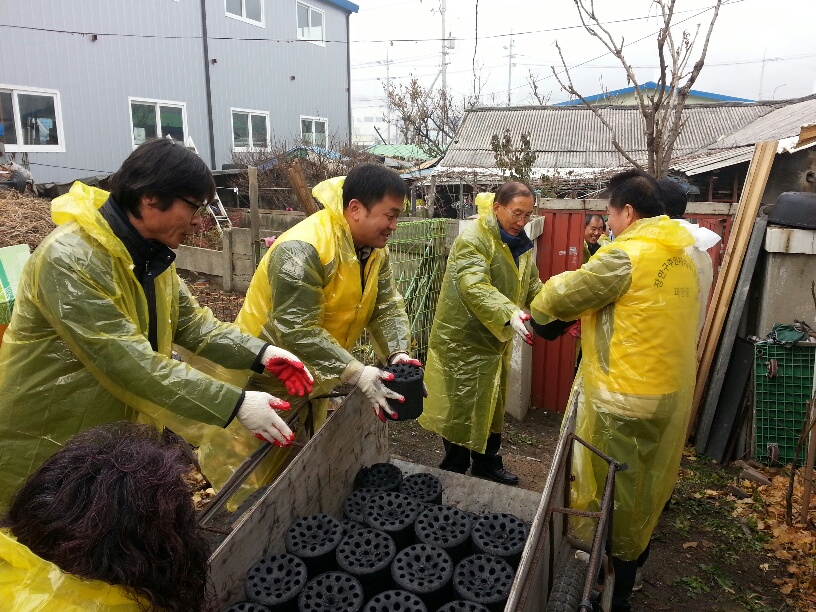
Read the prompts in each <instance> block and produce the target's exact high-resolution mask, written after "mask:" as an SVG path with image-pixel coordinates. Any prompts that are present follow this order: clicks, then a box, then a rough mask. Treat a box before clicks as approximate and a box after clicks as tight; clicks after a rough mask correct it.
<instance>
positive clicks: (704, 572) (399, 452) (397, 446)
mask: <svg viewBox="0 0 816 612" xmlns="http://www.w3.org/2000/svg"><path fill="white" fill-rule="evenodd" d="M560 423H561V415H558V414H551V413H547V412H544V411H541V410H533V411H531V412H530V413H529V414H528V416H527V418H526V419H525V420H524V421H523V422H516V421H514V420H512V419H509V418H508V423H507V425H506V429H505V433H504V435H503V444H502V455H503V457H504V461H505V466H506V467H507V469H509V470H510V471H512V472H514V473H515V474H518V476H519V478H520V479H521V482H520V486H522V487H524V488H527V489H530V490H533V491H541V490H543V488H544V483H545V481H546V478H547V473H548V470H549V466H550V462H551V461H552V455H553V451H554V449H555V445H556V441H557V438H558V431H559V426H560ZM389 435H390V439H391V443H392V445H393V448H392V452H393V454H394V455H395V456H397V457H399V458H404V459H407V460H409V461H413V462H415V463H420V464H424V465H431V466H437V465H438V464H439V462H440V460H441V458H442V444H441V442H440V440H439V438H437V437H436V436H434V435H432V434H430V433H428V432H427V431H425V430H423V429H422V428H421V427H420V426H419V425H418V424H417V423H416V422H414V421H408V422H403V423H391V424H390V425H389ZM737 472H738V470H734V469H730V470H729V469H723V468H721V467H719V466H716V465H713V464H711V463H710V462H708V461H706V460H705V459H703V458H698V457H695V456H694V455H693V454H691V453H690V454H689V455H688V456H686V457H684V459H683V467H682V472H681V477H680V482H679V484H678V487H677V490H676V491H675V495H674V498H673V501H672V503H671V505H670V506H669V508H668V509H667V510H666V511H665V512H664V513H663V516H662V517H661V519H660V523H659V524H658V527H657V529H656V531H655V534H654V537H653V541H652V547H651V555H650V558H649V561H648V563H647V564H646V566H645V568H644V586H643V590H641V591H640V592H637V593H635V594H634V595H633V598H632V604H633V609H634V610H661V611H664V610H695V611H696V610H700V611H702V610H711V611H720V612H731V611H737V610H748V611H751V612H771V611H780V612H781V611H787V610H806V609H807V608H806V607H801V606H797V605H796V604H795V603H793V604H789V603H787V602H786V597H785V596H784V595H783V594H782V593H781V592H780V590H779V587H778V586H777V585H776V584H774V582H773V581H774V580H777V581H779V582H780V583H781V581H782V579H783V577H784V576H786V575H788V572H787V570H786V567H785V563H784V562H783V561H782V560H780V559H777V558H776V557H774V556H773V555H772V554H771V553H770V552H769V551H768V550H767V549H766V547H765V545H766V543H767V542H768V539H769V536H767V535H766V534H764V533H762V532H761V531H758V530H757V529H756V528H755V524H754V526H751V524H750V523H746V522H745V521H743V522H740V521H739V520H738V519H736V518H734V517H733V516H732V513H733V511H734V507H735V505H736V503H737V500H735V499H734V498H733V497H730V496H729V495H728V494H727V493H728V489H729V487H730V486H731V485H732V484H733V483H734V481H735V474H736V473H737Z"/></svg>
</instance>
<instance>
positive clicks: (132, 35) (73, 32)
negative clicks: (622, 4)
mask: <svg viewBox="0 0 816 612" xmlns="http://www.w3.org/2000/svg"><path fill="white" fill-rule="evenodd" d="M746 1H747V0H731V1H730V2H724V3H723V6H727V5H731V4H738V3H740V2H746ZM713 8H714V7H713V6H710V7H708V8H706V9H703V10H702V11H701V12H700V13H698V15H702V14H703V13H705V12H707V11H709V10H711V9H713ZM696 10H699V9H688V10H685V11H677V12H676V14H682V13H689V12H693V11H696ZM696 16H697V15H694V16H693V17H696ZM693 17H691V18H693ZM647 19H653V16H650V15H646V16H645V17H628V18H626V19H615V20H612V21H605V22H604V25H611V24H616V23H627V22H632V21H643V20H647ZM683 21H688V20H687V19H685V20H683ZM683 21H680V22H678V23H683ZM583 27H584V26H583V25H582V24H576V25H569V26H559V27H556V28H545V29H542V30H528V31H526V32H514V33H513V34H512V35H513V36H525V35H529V34H543V33H546V32H562V31H565V30H579V29H582V28H583ZM0 28H10V29H16V30H27V31H33V32H50V33H54V34H68V35H72V36H91V35H95V36H97V37H105V38H148V39H159V40H201V39H203V36H200V35H193V36H182V35H167V34H137V33H132V32H99V31H96V32H94V31H90V30H89V31H84V30H64V29H59V28H42V27H36V26H28V25H19V24H11V23H0ZM507 36H510V33H509V32H508V33H504V34H493V35H490V36H481V37H480V38H481V39H483V40H484V39H492V38H505V37H507ZM445 39H446V38H444V37H440V38H435V37H431V38H383V39H369V40H351V41H348V40H324V41H323V42H324V43H337V44H350V43H396V42H406V43H407V42H410V43H418V42H434V43H439V42H440V41H442V40H445ZM207 40H223V41H237V42H271V43H309V44H312V43H313V42H314V41H309V40H301V39H298V38H264V37H241V36H207ZM460 40H475V37H473V38H471V37H466V38H461V39H460Z"/></svg>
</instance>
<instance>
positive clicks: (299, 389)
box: [261, 346, 314, 395]
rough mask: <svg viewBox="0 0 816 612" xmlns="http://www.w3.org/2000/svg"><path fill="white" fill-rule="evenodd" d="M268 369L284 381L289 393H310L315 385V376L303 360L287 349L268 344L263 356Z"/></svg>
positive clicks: (271, 373)
mask: <svg viewBox="0 0 816 612" xmlns="http://www.w3.org/2000/svg"><path fill="white" fill-rule="evenodd" d="M261 362H262V363H263V364H264V368H266V371H267V372H268V373H269V374H270V375H272V376H274V377H275V378H277V379H278V380H280V381H281V382H283V384H285V385H286V390H287V391H288V392H289V395H308V394H309V393H311V392H312V388H313V387H314V378H312V375H311V374H310V373H309V370H307V369H306V366H305V365H303V362H302V361H301V360H300V359H298V358H297V357H296V356H295V355H293V354H292V353H290V352H289V351H287V350H284V349H282V348H278V347H277V346H267V347H266V348H265V349H264V352H263V355H262V356H261Z"/></svg>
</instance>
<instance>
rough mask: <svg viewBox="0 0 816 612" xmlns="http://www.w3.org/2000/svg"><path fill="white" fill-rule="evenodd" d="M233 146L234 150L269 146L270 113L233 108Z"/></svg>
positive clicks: (266, 147)
mask: <svg viewBox="0 0 816 612" xmlns="http://www.w3.org/2000/svg"><path fill="white" fill-rule="evenodd" d="M232 148H233V150H234V151H249V150H251V149H268V148H269V113H267V112H264V111H253V110H245V109H243V108H233V109H232Z"/></svg>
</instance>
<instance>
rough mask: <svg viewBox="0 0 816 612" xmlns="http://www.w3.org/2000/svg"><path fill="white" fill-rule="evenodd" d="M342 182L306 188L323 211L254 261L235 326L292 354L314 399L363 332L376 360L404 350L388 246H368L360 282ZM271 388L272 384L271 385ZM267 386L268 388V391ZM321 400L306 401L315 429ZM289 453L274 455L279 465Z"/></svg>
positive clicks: (403, 321)
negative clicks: (307, 374) (309, 380)
mask: <svg viewBox="0 0 816 612" xmlns="http://www.w3.org/2000/svg"><path fill="white" fill-rule="evenodd" d="M344 180H345V177H342V176H341V177H336V178H332V179H329V180H327V181H323V182H322V183H320V184H318V185H317V186H315V188H314V189H313V190H312V193H313V194H314V197H315V198H317V199H318V200H319V201H320V202H321V203H322V204H323V206H324V207H325V208H324V210H321V211H319V212H317V213H315V214H313V215H311V216H310V217H308V218H306V219H304V220H303V221H301V222H300V223H298V224H297V225H296V226H295V227H293V228H291V229H290V230H288V231H286V232H284V233H283V234H281V235H280V236H279V237H278V239H277V240H275V242H274V244H273V245H272V246H271V247H270V249H269V251H267V253H266V255H264V257H263V259H261V263H260V264H259V266H258V269H257V270H256V271H255V275H254V276H253V277H252V282H251V283H250V286H249V291H248V292H247V296H246V300H245V301H244V305H243V307H242V308H241V312H239V313H238V318H237V319H236V320H235V322H236V323H237V324H238V326H239V327H240V328H241V330H242V331H244V332H246V333H249V334H252V335H253V336H258V337H260V338H262V339H264V340H266V341H267V342H271V343H273V344H275V345H276V346H280V347H282V348H285V349H287V350H290V351H293V352H295V353H296V354H297V355H298V357H300V358H301V359H303V361H304V363H305V364H306V366H307V367H308V368H309V370H310V371H311V372H312V375H313V376H314V378H315V386H314V390H313V392H312V395H313V396H316V395H322V394H325V393H327V392H328V391H331V389H332V388H333V387H334V386H336V385H337V384H338V383H339V382H340V375H341V374H342V373H343V370H344V369H345V368H346V366H347V365H348V364H349V363H350V362H351V361H353V360H354V359H355V357H354V356H353V355H352V354H351V352H350V351H351V349H352V347H353V346H354V344H355V343H356V342H357V340H358V339H359V338H360V336H361V334H362V333H363V330H364V329H368V332H369V337H370V339H371V342H372V344H373V346H374V350H375V353H376V354H377V356H378V357H379V358H380V360H381V361H383V362H385V361H386V360H387V358H388V357H389V356H391V355H393V354H394V353H397V352H400V351H406V352H407V351H408V346H409V336H410V326H409V323H408V316H407V315H406V313H405V304H404V302H403V300H402V296H401V295H400V294H399V292H398V291H397V288H396V285H395V282H394V274H393V271H392V268H391V263H390V256H389V252H388V247H386V248H383V249H372V250H371V254H370V255H369V257H368V259H367V260H366V264H365V269H364V270H362V274H363V276H364V278H365V285H363V280H362V278H361V270H360V261H359V259H358V257H357V253H356V251H355V248H354V242H353V241H352V237H351V230H350V229H349V226H348V222H347V221H346V219H345V217H344V216H343V182H344ZM272 384H274V383H272ZM273 391H274V387H272V388H270V393H272V392H273ZM326 406H327V404H326V402H319V401H318V402H314V403H313V418H314V425H315V427H319V426H320V425H321V424H322V423H323V422H324V421H325V419H326ZM287 453H288V449H279V450H277V451H275V454H276V457H277V461H278V463H279V464H280V463H281V462H282V461H283V458H284V457H285V456H286V454H287Z"/></svg>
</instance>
